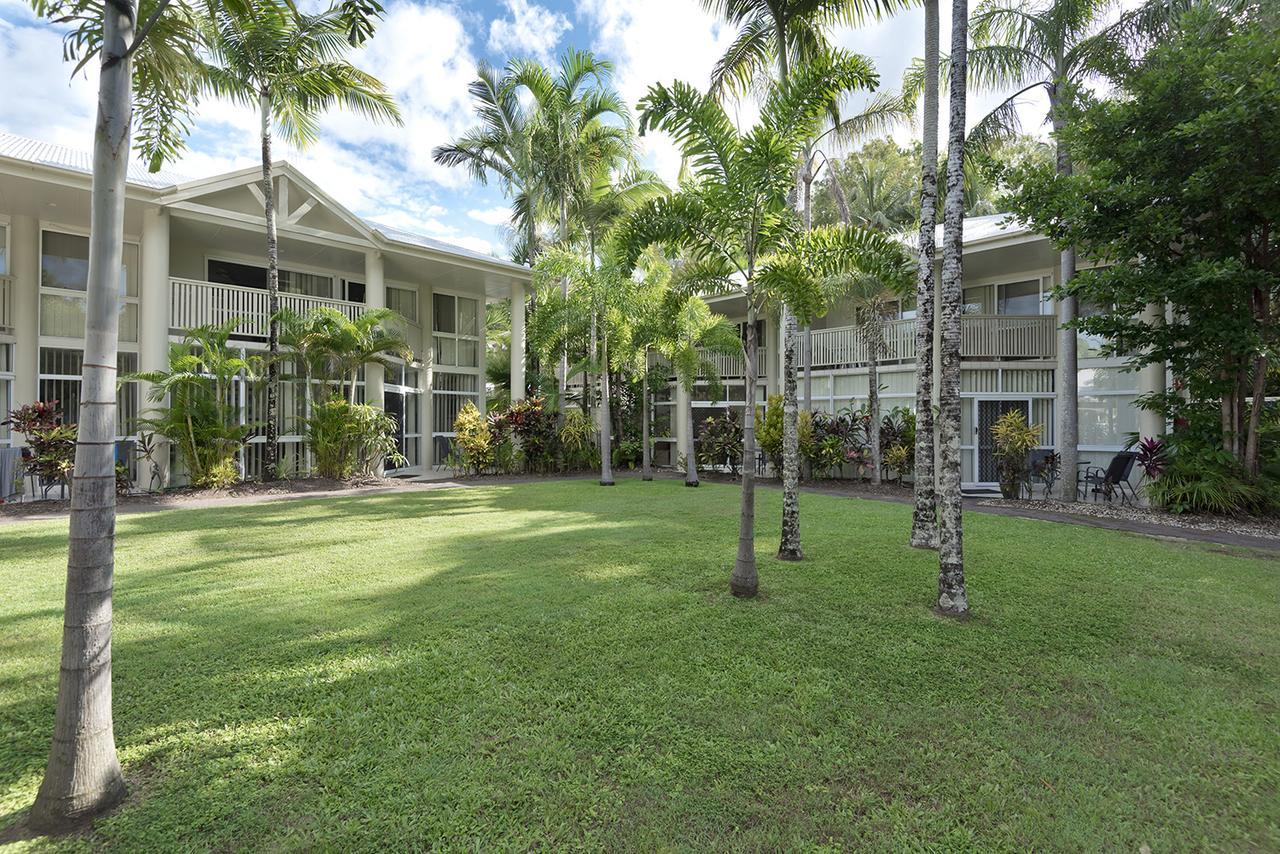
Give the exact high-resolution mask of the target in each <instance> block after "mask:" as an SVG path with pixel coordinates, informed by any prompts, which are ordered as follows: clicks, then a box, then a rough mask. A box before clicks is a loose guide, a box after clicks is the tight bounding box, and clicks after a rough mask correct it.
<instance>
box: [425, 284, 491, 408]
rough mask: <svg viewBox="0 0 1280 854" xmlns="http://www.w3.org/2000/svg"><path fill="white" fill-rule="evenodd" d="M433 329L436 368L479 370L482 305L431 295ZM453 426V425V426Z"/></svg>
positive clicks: (453, 297)
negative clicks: (452, 367)
mask: <svg viewBox="0 0 1280 854" xmlns="http://www.w3.org/2000/svg"><path fill="white" fill-rule="evenodd" d="M431 329H432V332H434V333H435V335H434V343H435V350H436V364H437V365H453V366H457V367H460V368H477V367H479V366H480V303H479V302H478V301H476V300H474V299H468V298H466V297H455V296H453V295H452V294H432V296H431ZM450 423H452V422H450Z"/></svg>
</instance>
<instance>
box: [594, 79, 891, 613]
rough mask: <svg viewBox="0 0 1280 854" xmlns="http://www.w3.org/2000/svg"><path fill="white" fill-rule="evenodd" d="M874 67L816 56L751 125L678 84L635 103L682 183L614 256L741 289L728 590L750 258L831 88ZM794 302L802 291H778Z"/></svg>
mask: <svg viewBox="0 0 1280 854" xmlns="http://www.w3.org/2000/svg"><path fill="white" fill-rule="evenodd" d="M875 81H876V77H875V73H874V72H873V71H872V69H871V67H870V66H869V64H868V63H867V62H866V61H865V60H863V59H861V58H859V57H851V56H845V57H839V58H828V59H821V58H820V59H819V60H817V61H815V62H814V63H811V64H808V65H806V66H805V67H803V68H802V69H799V70H797V71H796V72H795V73H794V74H792V75H791V77H790V78H789V79H788V82H787V83H785V84H777V85H775V86H774V87H773V88H772V89H771V91H770V92H769V94H768V97H767V98H766V100H765V104H764V108H763V109H762V111H761V117H760V121H759V123H757V124H756V125H755V126H754V127H753V128H751V129H750V130H748V131H746V132H745V133H744V132H742V131H739V130H738V129H737V127H736V126H735V124H734V122H733V120H732V119H731V118H730V117H729V115H728V113H727V112H726V111H725V108H724V107H723V106H722V105H721V104H720V103H719V102H718V101H717V100H716V98H715V97H713V96H712V95H709V94H703V93H700V92H698V91H697V90H696V89H694V88H693V87H692V86H690V85H689V84H687V83H682V82H676V83H674V84H672V85H671V86H670V87H667V86H662V85H657V86H653V87H651V88H650V90H649V94H648V95H646V96H645V97H644V99H643V100H642V101H641V108H642V114H641V120H640V129H641V132H642V133H643V132H644V131H645V130H647V129H649V128H655V129H661V130H664V131H667V132H668V133H671V134H672V135H673V136H674V137H675V138H676V141H677V143H678V144H679V145H680V147H681V149H682V151H683V153H684V155H685V158H686V160H687V162H688V164H689V168H690V170H691V174H692V179H691V180H690V181H689V182H687V183H686V184H685V185H684V186H683V187H682V188H681V189H680V191H679V192H677V193H675V194H674V195H672V196H669V197H664V198H661V199H657V200H654V201H652V202H649V203H647V204H645V205H642V206H641V207H640V208H639V209H638V210H637V211H636V212H635V213H633V214H632V216H631V217H630V218H628V220H627V222H626V223H625V224H624V225H623V226H622V227H621V228H620V229H619V231H618V235H617V238H616V239H617V241H618V245H619V247H620V250H621V252H622V255H623V258H624V260H625V261H626V263H628V264H633V263H634V261H635V259H636V258H637V257H639V255H640V253H641V252H642V251H643V250H644V249H645V248H646V247H647V246H649V245H650V244H653V243H659V244H663V245H667V246H673V247H682V248H684V249H686V250H687V251H689V252H690V253H691V254H692V255H693V257H694V258H695V259H696V261H695V263H700V264H702V265H705V269H706V271H707V273H708V278H709V279H716V280H718V282H719V285H718V286H719V287H721V288H723V289H725V290H727V291H729V292H735V293H739V294H741V295H742V297H743V298H744V300H745V302H746V305H747V324H746V332H745V336H744V337H745V342H744V348H743V349H744V356H745V359H746V366H745V370H744V373H745V377H744V382H745V385H746V388H745V403H746V407H745V412H746V413H747V415H746V417H744V418H743V459H744V461H745V465H744V466H743V471H742V511H741V515H740V519H739V531H738V556H737V559H736V560H735V562H734V569H733V574H732V578H731V580H730V589H731V590H732V591H733V593H734V594H735V595H738V596H754V595H755V594H756V591H757V589H758V587H759V578H758V573H757V569H756V557H755V466H754V459H755V453H756V447H755V426H754V423H753V422H754V418H753V417H752V414H754V412H755V400H756V372H757V365H756V359H757V342H756V328H755V326H756V318H757V316H758V315H759V312H760V310H761V308H762V305H763V299H764V297H765V296H766V294H765V293H763V292H762V291H761V290H759V289H757V287H756V272H757V269H756V267H757V264H758V262H759V261H760V260H761V259H762V258H763V257H764V256H765V255H767V254H769V253H770V252H771V251H773V250H774V249H776V248H778V247H780V246H782V245H783V244H784V243H785V242H786V240H787V239H788V238H789V237H790V236H792V235H794V234H795V232H796V230H797V228H798V227H799V223H798V222H797V219H796V217H795V214H794V212H793V211H791V209H790V208H789V207H788V205H787V195H788V193H789V192H790V191H791V189H792V188H793V187H794V186H795V165H796V160H797V158H798V157H799V154H800V152H801V150H802V149H803V146H804V143H805V141H806V140H807V139H809V138H810V137H811V136H812V135H813V134H814V133H816V132H817V129H818V127H819V126H820V124H821V122H822V119H823V117H824V115H825V114H826V110H827V108H828V106H829V105H830V104H831V102H832V101H833V100H834V99H835V98H836V97H837V95H838V94H839V93H841V92H844V91H847V90H849V89H853V88H856V87H865V86H872V85H874V83H875ZM778 296H779V297H781V299H780V300H779V301H782V302H787V303H788V304H794V303H795V302H796V300H804V299H807V296H806V295H804V294H791V293H782V294H779V295H778Z"/></svg>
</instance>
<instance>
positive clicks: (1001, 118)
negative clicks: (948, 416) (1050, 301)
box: [968, 0, 1194, 501]
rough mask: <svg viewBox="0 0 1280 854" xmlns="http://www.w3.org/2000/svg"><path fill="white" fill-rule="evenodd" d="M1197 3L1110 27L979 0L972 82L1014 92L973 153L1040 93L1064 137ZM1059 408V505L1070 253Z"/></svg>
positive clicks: (1168, 5) (1067, 489)
mask: <svg viewBox="0 0 1280 854" xmlns="http://www.w3.org/2000/svg"><path fill="white" fill-rule="evenodd" d="M1193 2H1194V0H1148V2H1146V3H1144V4H1143V5H1142V6H1140V7H1139V8H1137V9H1134V10H1131V11H1129V12H1126V13H1125V14H1123V15H1121V16H1120V17H1119V19H1118V20H1116V21H1115V22H1114V23H1112V24H1110V25H1108V26H1101V22H1102V19H1103V17H1104V15H1105V14H1106V13H1107V12H1108V11H1109V10H1111V9H1112V8H1114V5H1115V4H1114V0H984V2H983V3H982V4H981V5H980V6H979V7H978V9H977V11H976V12H975V13H974V16H973V21H972V27H973V47H972V48H971V49H970V51H969V60H968V65H969V72H968V73H969V75H970V79H971V80H972V82H973V85H974V87H975V88H977V89H980V90H999V91H1007V90H1009V89H1014V90H1015V91H1014V92H1013V94H1011V95H1009V96H1008V97H1007V98H1005V99H1004V100H1003V101H1001V102H1000V104H998V105H997V106H996V107H995V108H994V109H992V110H991V112H989V113H988V114H987V115H986V116H984V117H983V118H982V120H981V121H979V122H978V123H977V124H976V125H975V126H974V129H973V133H972V140H971V145H972V147H973V148H974V149H975V150H981V149H983V148H986V147H990V146H991V145H993V144H994V143H996V142H999V141H1001V140H1004V139H1008V138H1010V137H1011V136H1013V135H1014V134H1016V133H1017V131H1018V112H1017V108H1018V101H1019V99H1020V98H1022V97H1024V96H1026V95H1028V94H1031V93H1034V92H1044V94H1045V95H1046V96H1047V97H1048V101H1049V115H1048V119H1049V121H1050V123H1051V124H1052V125H1053V132H1054V136H1055V137H1059V136H1060V134H1061V133H1062V131H1063V129H1064V127H1065V125H1066V122H1067V116H1068V113H1069V111H1070V108H1071V106H1072V105H1073V103H1074V101H1075V99H1076V96H1077V93H1078V92H1080V90H1081V88H1082V87H1084V86H1085V85H1086V84H1087V83H1088V82H1089V81H1090V80H1091V79H1093V78H1096V77H1098V76H1101V75H1103V74H1104V73H1105V72H1106V70H1107V69H1108V68H1110V67H1112V66H1111V63H1112V61H1113V60H1114V58H1115V57H1116V55H1117V53H1118V52H1122V51H1124V50H1126V49H1129V48H1133V47H1136V46H1137V45H1140V44H1142V43H1144V42H1146V41H1148V40H1150V39H1151V38H1152V37H1153V36H1154V35H1155V34H1156V33H1158V32H1159V31H1160V28H1161V27H1162V26H1163V25H1165V24H1167V23H1168V22H1169V21H1170V20H1172V19H1173V18H1174V17H1176V15H1177V14H1178V13H1179V12H1180V11H1181V10H1183V9H1185V8H1186V7H1187V6H1188V5H1191V4H1192V3H1193ZM1056 156H1057V170H1058V173H1059V174H1061V175H1070V174H1071V172H1072V171H1073V168H1074V166H1073V164H1072V161H1071V153H1070V151H1068V150H1067V148H1066V146H1065V145H1063V144H1062V143H1061V142H1060V141H1059V142H1057V154H1056ZM1058 268H1059V269H1058V278H1059V283H1058V284H1059V288H1060V289H1061V290H1060V291H1059V294H1060V295H1059V296H1058V321H1059V324H1060V331H1059V334H1058V383H1059V386H1058V404H1057V424H1056V439H1057V449H1058V456H1059V458H1060V459H1061V461H1062V471H1063V477H1062V479H1061V487H1060V493H1059V496H1058V497H1059V499H1060V500H1063V501H1074V500H1075V498H1076V482H1075V471H1076V460H1077V457H1078V449H1077V445H1078V443H1079V438H1080V419H1079V401H1078V399H1077V393H1078V392H1077V387H1078V385H1077V373H1078V352H1077V350H1078V347H1077V339H1076V330H1075V325H1074V324H1075V321H1076V319H1077V316H1078V313H1079V312H1078V305H1077V303H1076V297H1075V296H1074V295H1073V294H1071V293H1070V291H1069V290H1068V289H1069V288H1070V286H1071V280H1072V279H1073V278H1074V277H1075V274H1076V253H1075V249H1074V248H1073V247H1067V248H1065V249H1063V250H1062V251H1061V253H1060V254H1059V257H1058Z"/></svg>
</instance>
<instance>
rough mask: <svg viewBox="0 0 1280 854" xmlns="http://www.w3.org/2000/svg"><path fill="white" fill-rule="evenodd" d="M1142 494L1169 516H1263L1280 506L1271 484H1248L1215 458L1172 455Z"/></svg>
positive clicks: (1258, 481)
mask: <svg viewBox="0 0 1280 854" xmlns="http://www.w3.org/2000/svg"><path fill="white" fill-rule="evenodd" d="M1143 491H1144V492H1145V493H1146V496H1147V500H1148V501H1150V502H1151V504H1152V505H1153V506H1156V507H1160V508H1162V509H1164V510H1167V511H1169V512H1170V513H1211V514H1215V515H1222V516H1243V515H1250V514H1253V515H1263V514H1267V513H1274V512H1276V510H1277V506H1278V505H1280V495H1278V494H1277V493H1278V492H1280V490H1277V488H1276V486H1275V484H1273V483H1271V482H1270V481H1269V480H1267V479H1265V478H1263V479H1259V480H1257V481H1249V480H1247V479H1246V478H1245V477H1244V474H1243V472H1241V471H1240V470H1239V469H1238V468H1236V467H1235V466H1234V465H1233V464H1232V463H1231V462H1229V461H1228V460H1225V459H1219V458H1218V457H1217V455H1215V454H1192V453H1183V454H1176V455H1174V456H1173V457H1172V458H1171V459H1170V461H1169V463H1168V465H1167V466H1166V467H1165V468H1164V470H1163V471H1162V472H1161V474H1160V476H1159V477H1158V478H1157V479H1155V480H1152V481H1149V482H1148V483H1147V484H1146V486H1144V487H1143Z"/></svg>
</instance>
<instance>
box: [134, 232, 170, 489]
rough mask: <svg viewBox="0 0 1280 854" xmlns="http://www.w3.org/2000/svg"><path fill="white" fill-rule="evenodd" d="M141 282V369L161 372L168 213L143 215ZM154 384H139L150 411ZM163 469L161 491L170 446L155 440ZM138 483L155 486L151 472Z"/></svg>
mask: <svg viewBox="0 0 1280 854" xmlns="http://www.w3.org/2000/svg"><path fill="white" fill-rule="evenodd" d="M141 255H142V278H141V287H140V288H139V293H138V367H139V368H140V369H141V370H142V371H144V372H149V371H162V370H165V369H166V368H168V367H169V302H170V294H169V211H168V210H166V209H165V208H148V209H147V210H145V211H143V214H142V246H141ZM150 394H151V384H150V383H144V382H139V383H138V398H139V405H140V406H141V408H142V409H144V410H145V409H148V408H150V406H151V405H152V404H151V397H150ZM156 445H157V448H158V451H157V453H156V460H157V462H158V463H159V465H160V483H159V484H158V486H159V488H161V489H163V488H164V487H165V486H167V485H168V483H169V466H168V461H169V448H168V442H166V441H165V440H164V439H163V438H161V437H159V436H157V437H156ZM138 480H139V483H143V484H145V485H146V486H147V487H148V488H150V487H151V486H152V485H153V482H152V478H151V472H149V471H147V472H142V471H140V472H139V473H138Z"/></svg>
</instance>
